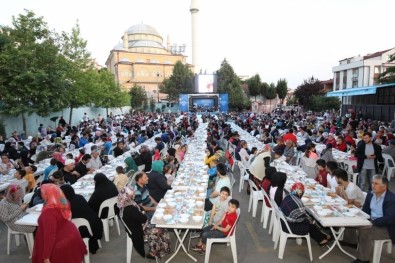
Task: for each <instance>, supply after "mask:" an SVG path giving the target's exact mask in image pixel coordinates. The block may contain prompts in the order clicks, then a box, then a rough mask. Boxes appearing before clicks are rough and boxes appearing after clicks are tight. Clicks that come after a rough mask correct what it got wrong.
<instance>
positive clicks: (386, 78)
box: [379, 53, 395, 84]
mask: <svg viewBox="0 0 395 263" xmlns="http://www.w3.org/2000/svg"><path fill="white" fill-rule="evenodd" d="M394 61H395V53H394V54H392V55H391V56H390V57H389V59H388V62H387V63H391V62H394ZM379 82H380V83H383V84H384V83H395V66H391V67H387V68H386V70H385V71H384V72H383V73H381V74H380V75H379Z"/></svg>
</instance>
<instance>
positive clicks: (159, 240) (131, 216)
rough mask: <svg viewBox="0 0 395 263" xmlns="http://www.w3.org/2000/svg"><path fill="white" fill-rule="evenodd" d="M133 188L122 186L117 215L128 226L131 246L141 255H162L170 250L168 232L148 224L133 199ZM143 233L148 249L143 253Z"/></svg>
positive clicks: (143, 213) (151, 256) (152, 257)
mask: <svg viewBox="0 0 395 263" xmlns="http://www.w3.org/2000/svg"><path fill="white" fill-rule="evenodd" d="M134 193H135V192H134V190H133V189H132V188H130V187H129V186H126V187H124V188H123V189H122V190H121V191H120V192H119V195H118V207H119V216H120V217H121V219H122V220H123V221H124V222H125V225H126V226H127V227H128V230H130V232H131V233H130V232H129V231H128V230H127V234H128V235H129V237H131V238H132V241H133V247H134V248H135V249H136V251H137V252H138V253H139V254H140V255H141V256H142V257H147V258H149V259H155V258H156V257H159V258H160V257H163V256H164V255H165V254H167V253H169V252H170V237H169V234H168V233H167V232H166V231H165V230H164V229H161V228H155V227H153V226H152V225H150V224H148V222H147V216H146V215H145V212H144V211H143V210H142V209H141V208H140V206H139V205H138V204H137V203H136V202H135V201H134ZM144 235H146V236H147V239H148V246H149V251H148V253H147V254H145V249H144Z"/></svg>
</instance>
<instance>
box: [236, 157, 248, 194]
mask: <svg viewBox="0 0 395 263" xmlns="http://www.w3.org/2000/svg"><path fill="white" fill-rule="evenodd" d="M237 165H238V166H239V170H240V182H239V183H240V184H239V192H241V190H243V188H244V181H246V180H248V177H249V176H248V173H247V170H246V169H245V167H244V165H243V163H242V162H239V161H237Z"/></svg>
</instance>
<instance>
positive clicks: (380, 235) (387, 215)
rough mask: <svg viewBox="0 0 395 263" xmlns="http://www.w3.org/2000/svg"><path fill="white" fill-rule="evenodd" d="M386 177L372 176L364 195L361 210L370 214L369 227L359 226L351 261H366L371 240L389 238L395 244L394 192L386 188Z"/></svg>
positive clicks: (360, 262)
mask: <svg viewBox="0 0 395 263" xmlns="http://www.w3.org/2000/svg"><path fill="white" fill-rule="evenodd" d="M388 185H389V182H388V179H387V177H383V176H381V175H375V176H373V180H372V192H371V193H369V194H368V195H367V196H366V199H365V203H364V205H363V208H362V210H363V211H364V212H365V213H367V214H368V215H370V221H371V222H372V226H371V227H361V228H359V231H358V232H359V235H358V244H359V246H358V249H357V259H356V260H354V261H353V262H352V263H368V262H369V260H370V258H371V256H372V252H373V241H374V240H383V239H391V240H392V244H395V194H394V193H393V192H391V191H390V190H388Z"/></svg>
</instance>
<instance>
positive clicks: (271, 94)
mask: <svg viewBox="0 0 395 263" xmlns="http://www.w3.org/2000/svg"><path fill="white" fill-rule="evenodd" d="M265 97H266V99H268V100H269V103H270V108H271V106H272V99H275V98H276V97H277V92H276V85H274V83H270V85H269V87H268V88H267V89H266V93H265Z"/></svg>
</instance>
